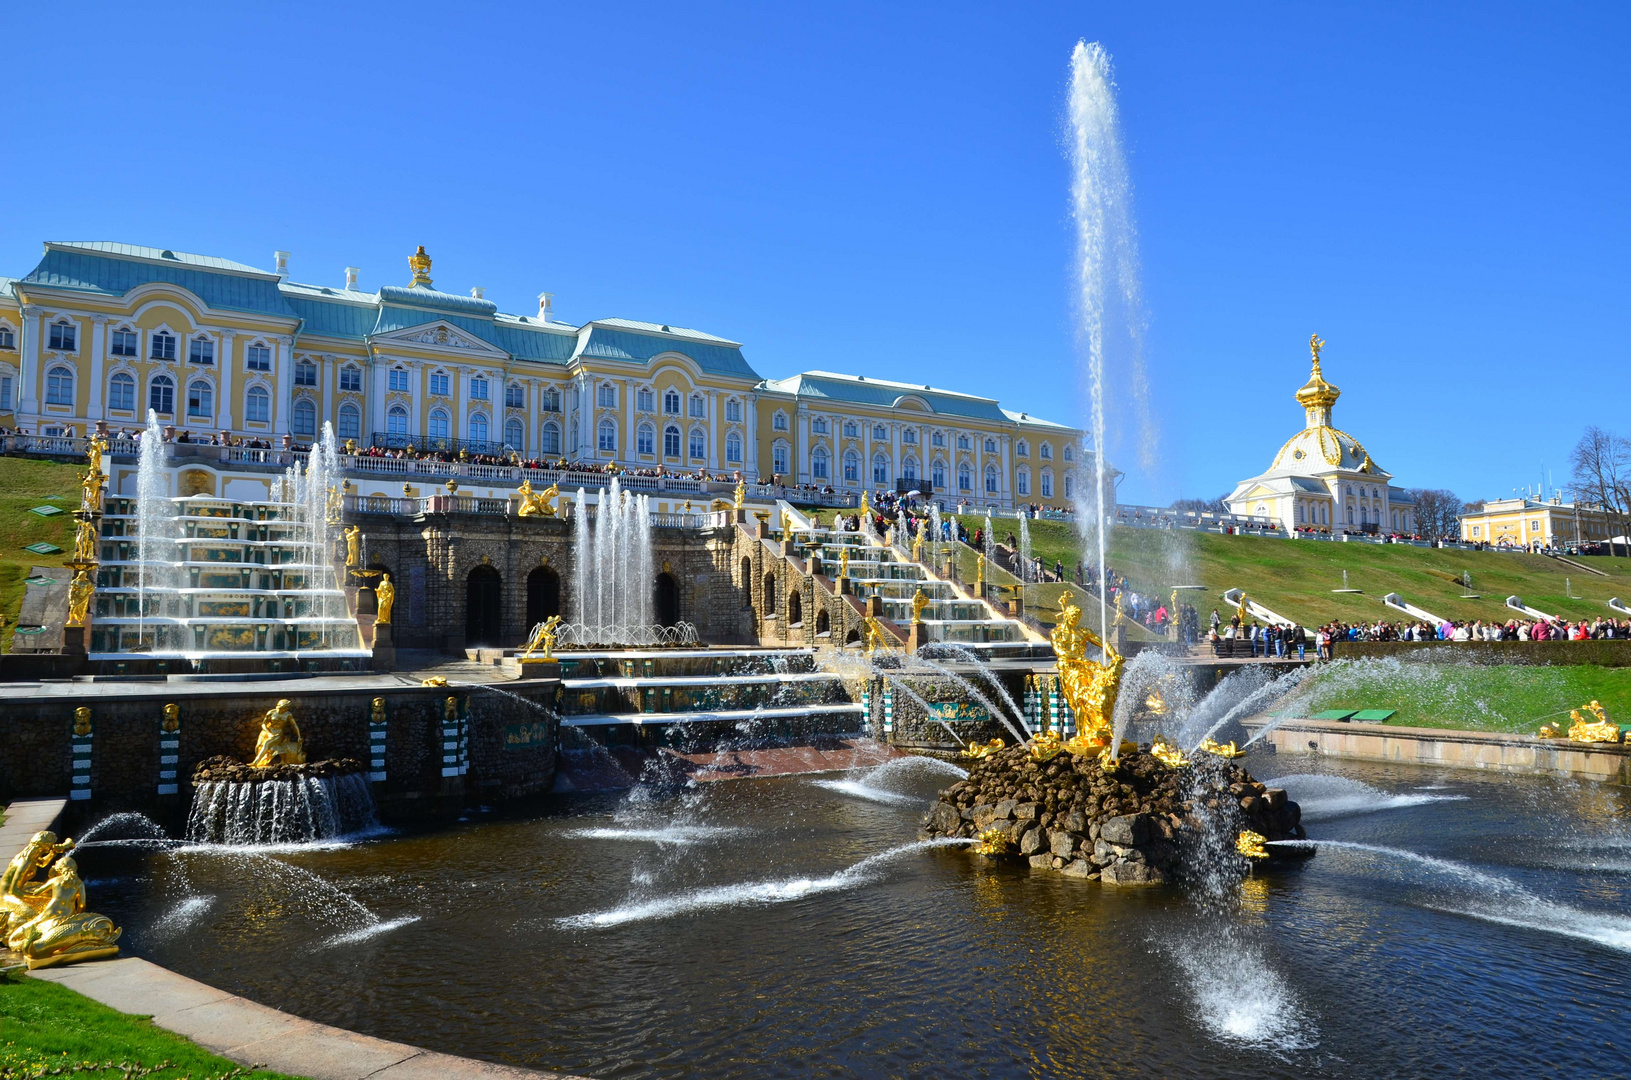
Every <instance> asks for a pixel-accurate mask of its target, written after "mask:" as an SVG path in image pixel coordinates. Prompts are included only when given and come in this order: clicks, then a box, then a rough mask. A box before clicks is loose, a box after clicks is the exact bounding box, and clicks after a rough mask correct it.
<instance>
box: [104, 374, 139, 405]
mask: <svg viewBox="0 0 1631 1080" xmlns="http://www.w3.org/2000/svg"><path fill="white" fill-rule="evenodd" d="M108 408H110V409H116V410H118V411H119V412H135V411H136V380H135V379H133V378H131V377H130V376H129V375H126V374H125V373H124V372H122V371H121V372H120V373H119V374H117V375H115V376H114V377H113V378H111V379H109V380H108Z"/></svg>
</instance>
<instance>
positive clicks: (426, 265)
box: [408, 244, 434, 289]
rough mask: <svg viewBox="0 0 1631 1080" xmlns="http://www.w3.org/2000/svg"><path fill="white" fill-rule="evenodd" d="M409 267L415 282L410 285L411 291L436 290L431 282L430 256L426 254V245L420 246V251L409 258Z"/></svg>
mask: <svg viewBox="0 0 1631 1080" xmlns="http://www.w3.org/2000/svg"><path fill="white" fill-rule="evenodd" d="M408 267H409V269H411V270H412V271H413V281H411V282H410V283H409V284H408V287H409V288H410V289H420V288H424V289H430V288H434V286H433V285H432V284H431V282H430V256H429V255H426V254H425V245H424V244H420V245H419V250H418V251H416V252H414V253H413V254H412V255H410V256H408Z"/></svg>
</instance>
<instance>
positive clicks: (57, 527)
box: [0, 457, 80, 651]
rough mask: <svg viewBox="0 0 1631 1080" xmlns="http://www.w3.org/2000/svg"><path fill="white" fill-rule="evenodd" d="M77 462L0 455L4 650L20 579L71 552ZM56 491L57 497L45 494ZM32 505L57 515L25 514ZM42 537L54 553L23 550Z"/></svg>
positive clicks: (0, 592) (20, 600) (16, 606)
mask: <svg viewBox="0 0 1631 1080" xmlns="http://www.w3.org/2000/svg"><path fill="white" fill-rule="evenodd" d="M79 471H80V466H79V465H70V464H64V463H61V462H56V461H33V460H29V459H27V458H11V457H8V458H0V613H4V615H5V619H6V624H5V631H4V633H3V634H0V640H3V643H4V648H5V649H6V650H7V651H9V650H10V647H11V628H12V627H13V626H15V625H16V623H17V612H18V610H19V609H20V608H21V607H22V606H23V590H24V588H25V586H24V585H23V579H24V578H26V577H27V576H28V568H29V567H31V566H61V565H62V560H63V559H65V558H67V557H68V556H69V555H71V554H73V549H74V519H73V511H75V510H78V509H79ZM49 495H56V496H59V498H57V499H54V500H52V499H48V498H47V496H49ZM36 506H60V507H62V509H63V511H64V512H63V513H61V514H56V515H54V516H52V517H48V518H45V517H41V516H40V515H38V514H31V513H29V511H30V510H32V509H33V508H34V507H36ZM41 540H44V541H45V542H46V543H48V544H55V545H57V547H59V548H62V553H61V554H60V555H35V554H34V553H32V552H28V551H24V550H23V548H24V547H26V546H28V545H29V544H35V543H39V542H40V541H41Z"/></svg>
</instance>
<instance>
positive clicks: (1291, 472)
mask: <svg viewBox="0 0 1631 1080" xmlns="http://www.w3.org/2000/svg"><path fill="white" fill-rule="evenodd" d="M1324 345H1325V343H1324V342H1323V341H1321V340H1320V339H1319V337H1318V335H1316V336H1314V337H1312V338H1310V339H1309V348H1310V351H1311V352H1312V353H1313V365H1314V371H1313V374H1312V375H1310V376H1309V379H1308V382H1306V383H1304V384H1303V386H1302V388H1301V389H1300V390H1298V391H1297V404H1298V405H1301V406H1302V407H1303V411H1304V415H1305V417H1306V424H1305V426H1304V428H1303V429H1302V430H1301V431H1299V432H1298V433H1297V434H1295V435H1293V436H1292V437H1291V438H1290V440H1288V441H1287V442H1286V444H1285V445H1284V446H1282V447H1280V452H1279V453H1278V454H1276V455H1274V462H1273V464H1271V465H1270V466H1269V468H1268V471H1267V472H1265V473H1262V474H1261V475H1258V476H1254V477H1252V478H1251V479H1250V480H1242V481H1241V482H1240V483H1239V484H1238V485H1236V486H1235V490H1234V491H1233V492H1231V493H1230V494H1229V497H1228V499H1227V500H1226V501H1227V503H1228V505H1229V510H1230V512H1231V513H1235V514H1241V515H1255V516H1257V517H1271V518H1274V519H1276V520H1277V521H1279V523H1280V527H1281V528H1283V529H1285V530H1286V532H1288V533H1291V532H1295V531H1297V530H1302V531H1304V532H1308V531H1314V532H1334V533H1343V532H1350V533H1377V532H1382V533H1387V532H1394V533H1406V534H1412V533H1414V532H1415V531H1416V513H1415V509H1416V507H1415V503H1414V502H1413V501H1412V500H1411V498H1410V496H1409V495H1408V494H1406V493H1405V492H1404V491H1402V490H1400V489H1399V488H1396V487H1393V486H1392V484H1391V481H1392V479H1393V475H1392V474H1391V473H1389V472H1387V471H1386V470H1385V469H1383V468H1382V467H1381V466H1379V465H1377V464H1376V462H1374V461H1372V460H1371V456H1370V454H1369V453H1368V452H1367V451H1366V450H1365V448H1364V447H1363V446H1362V445H1360V443H1359V440H1358V439H1356V438H1354V437H1353V436H1352V435H1349V434H1348V433H1347V432H1346V431H1342V430H1339V429H1338V428H1334V427H1332V426H1331V409H1332V407H1333V406H1334V405H1335V404H1336V401H1337V398H1338V397H1340V396H1341V395H1342V391H1340V390H1338V389H1337V388H1336V387H1334V386H1332V385H1331V384H1330V383H1328V382H1326V381H1325V378H1324V376H1323V375H1321V374H1320V349H1321V348H1323V347H1324Z"/></svg>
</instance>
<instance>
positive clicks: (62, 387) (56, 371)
mask: <svg viewBox="0 0 1631 1080" xmlns="http://www.w3.org/2000/svg"><path fill="white" fill-rule="evenodd" d="M45 403H46V404H47V405H72V404H73V403H74V369H73V368H70V367H62V366H61V365H58V366H57V367H54V368H52V369H51V370H50V371H48V372H46V373H45Z"/></svg>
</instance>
